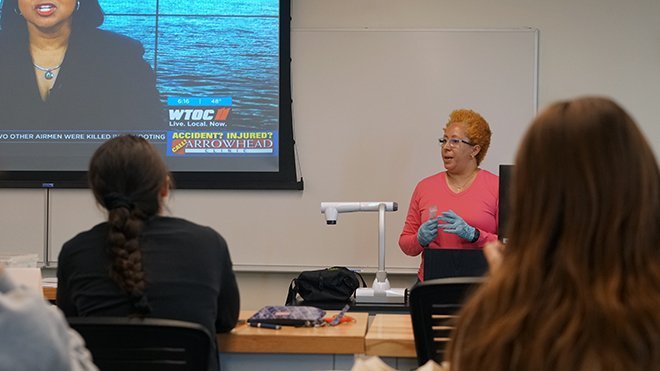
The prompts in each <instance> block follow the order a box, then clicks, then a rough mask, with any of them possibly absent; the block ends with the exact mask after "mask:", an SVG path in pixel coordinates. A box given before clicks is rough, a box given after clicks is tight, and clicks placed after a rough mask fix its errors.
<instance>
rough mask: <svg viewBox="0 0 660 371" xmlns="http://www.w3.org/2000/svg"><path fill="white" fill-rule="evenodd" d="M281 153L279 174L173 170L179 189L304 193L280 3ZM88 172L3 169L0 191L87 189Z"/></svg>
mask: <svg viewBox="0 0 660 371" xmlns="http://www.w3.org/2000/svg"><path fill="white" fill-rule="evenodd" d="M279 74H280V79H279V95H280V96H279V134H278V137H279V143H278V147H279V154H278V171H264V172H259V171H173V172H172V175H173V177H174V184H175V186H176V187H177V188H179V189H264V190H266V189H273V190H275V189H282V190H302V189H303V180H302V177H300V178H299V177H298V174H297V170H296V158H295V150H294V143H295V141H294V138H293V115H292V98H291V97H292V95H291V4H290V0H280V1H279ZM87 187H88V182H87V171H86V170H81V171H77V170H73V171H72V170H52V171H40V170H28V171H18V170H11V171H4V170H2V169H0V188H49V189H50V188H87Z"/></svg>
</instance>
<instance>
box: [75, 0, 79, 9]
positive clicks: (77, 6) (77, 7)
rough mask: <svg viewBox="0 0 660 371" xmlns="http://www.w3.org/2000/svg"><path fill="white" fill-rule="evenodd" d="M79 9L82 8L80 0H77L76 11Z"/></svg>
mask: <svg viewBox="0 0 660 371" xmlns="http://www.w3.org/2000/svg"><path fill="white" fill-rule="evenodd" d="M78 9H80V0H78V1H76V11H78Z"/></svg>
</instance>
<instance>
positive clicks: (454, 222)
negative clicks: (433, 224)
mask: <svg viewBox="0 0 660 371" xmlns="http://www.w3.org/2000/svg"><path fill="white" fill-rule="evenodd" d="M438 219H440V220H442V221H443V222H445V224H440V225H439V226H438V227H439V228H440V229H442V230H443V231H445V232H447V233H453V234H455V235H458V237H460V238H462V239H464V240H468V241H470V242H472V240H473V239H474V234H475V233H476V229H475V228H474V227H473V226H471V225H469V224H467V223H466V222H465V220H463V218H461V217H460V216H458V214H456V213H455V212H454V211H453V210H449V211H443V212H442V214H441V215H440V217H439V218H438Z"/></svg>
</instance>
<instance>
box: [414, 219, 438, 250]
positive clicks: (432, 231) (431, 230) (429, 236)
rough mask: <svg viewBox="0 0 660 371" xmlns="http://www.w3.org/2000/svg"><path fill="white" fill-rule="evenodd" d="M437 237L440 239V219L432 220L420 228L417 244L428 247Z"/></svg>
mask: <svg viewBox="0 0 660 371" xmlns="http://www.w3.org/2000/svg"><path fill="white" fill-rule="evenodd" d="M436 237H438V218H431V219H429V220H427V221H425V222H424V224H422V225H420V226H419V229H418V230H417V242H419V244H420V245H422V246H428V245H429V244H430V243H431V241H433V240H435V239H436Z"/></svg>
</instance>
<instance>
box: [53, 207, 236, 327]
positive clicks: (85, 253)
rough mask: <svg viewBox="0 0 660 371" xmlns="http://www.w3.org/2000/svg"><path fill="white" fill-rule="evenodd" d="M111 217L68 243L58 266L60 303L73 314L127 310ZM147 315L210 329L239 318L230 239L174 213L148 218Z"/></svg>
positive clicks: (143, 242)
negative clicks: (110, 243) (116, 274)
mask: <svg viewBox="0 0 660 371" xmlns="http://www.w3.org/2000/svg"><path fill="white" fill-rule="evenodd" d="M107 228H108V225H107V223H101V224H98V225H96V226H95V227H93V228H92V229H90V230H88V231H86V232H82V233H80V234H78V235H77V236H75V237H74V238H72V239H71V240H69V241H68V242H66V243H65V244H64V246H63V247H62V251H61V252H60V255H59V259H58V267H57V277H58V284H57V306H58V307H60V309H61V310H62V311H63V312H64V314H65V315H66V316H69V317H71V316H82V317H86V316H122V317H123V316H127V315H129V314H131V313H133V312H134V309H133V304H132V301H131V299H130V298H129V296H128V295H127V294H126V293H124V292H123V291H122V290H121V289H120V288H119V286H118V285H117V283H115V281H113V280H112V279H111V278H110V275H109V271H110V265H111V260H110V258H109V256H108V253H107V249H106V241H105V239H106V233H107ZM140 248H141V249H142V265H143V268H144V272H145V277H146V289H145V295H146V297H147V300H148V302H149V305H150V306H151V309H152V310H151V313H150V314H149V315H148V317H153V318H167V319H176V320H183V321H190V322H196V323H199V324H202V325H203V326H205V327H206V328H208V329H209V331H210V333H211V334H214V333H216V332H226V331H229V330H231V329H232V328H233V327H234V325H235V324H236V321H237V320H238V312H239V306H240V305H239V292H238V286H237V284H236V279H235V277H234V272H233V269H232V262H231V258H230V256H229V251H228V249H227V244H226V242H225V240H224V239H223V238H222V236H220V234H218V233H217V232H215V231H214V230H213V229H211V228H209V227H204V226H200V225H197V224H194V223H192V222H189V221H186V220H183V219H178V218H171V217H155V218H152V219H151V220H149V221H148V222H147V223H146V225H145V227H144V229H143V231H142V234H141V237H140Z"/></svg>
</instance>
